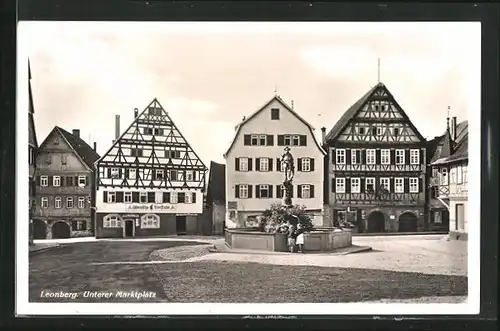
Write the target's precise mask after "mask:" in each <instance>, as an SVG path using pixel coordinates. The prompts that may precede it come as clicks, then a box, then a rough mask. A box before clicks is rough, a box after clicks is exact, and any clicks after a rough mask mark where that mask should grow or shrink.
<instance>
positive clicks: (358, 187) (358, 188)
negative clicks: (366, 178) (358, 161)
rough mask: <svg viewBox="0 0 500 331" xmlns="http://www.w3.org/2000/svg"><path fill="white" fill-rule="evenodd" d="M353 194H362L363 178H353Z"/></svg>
mask: <svg viewBox="0 0 500 331" xmlns="http://www.w3.org/2000/svg"><path fill="white" fill-rule="evenodd" d="M355 183H357V184H355ZM351 193H361V178H359V177H352V178H351Z"/></svg>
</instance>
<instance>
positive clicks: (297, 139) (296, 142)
mask: <svg viewBox="0 0 500 331" xmlns="http://www.w3.org/2000/svg"><path fill="white" fill-rule="evenodd" d="M292 146H300V135H297V134H294V135H293V136H292Z"/></svg>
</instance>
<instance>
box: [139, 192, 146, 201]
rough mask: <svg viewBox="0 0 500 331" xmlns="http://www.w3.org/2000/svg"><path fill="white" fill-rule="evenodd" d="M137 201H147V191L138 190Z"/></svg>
mask: <svg viewBox="0 0 500 331" xmlns="http://www.w3.org/2000/svg"><path fill="white" fill-rule="evenodd" d="M143 198H144V201H142V200H143ZM139 203H148V192H139Z"/></svg>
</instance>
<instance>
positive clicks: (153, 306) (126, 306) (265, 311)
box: [16, 22, 481, 316]
mask: <svg viewBox="0 0 500 331" xmlns="http://www.w3.org/2000/svg"><path fill="white" fill-rule="evenodd" d="M32 23H33V22H20V23H19V24H18V45H17V51H18V53H17V84H18V85H17V109H18V112H17V122H16V125H17V126H16V129H17V130H16V132H17V133H16V134H17V136H16V137H17V139H16V144H17V145H16V148H17V151H20V152H19V153H17V155H16V165H17V173H16V176H17V178H16V180H17V182H16V183H17V184H16V197H17V199H16V210H17V213H16V222H17V223H16V229H17V232H16V262H17V263H16V315H17V316H26V315H55V314H57V315H133V316H137V315H245V316H247V315H331V314H339V315H354V314H359V312H364V313H365V314H369V315H409V314H411V315H423V314H425V315H444V314H446V315H462V314H478V313H479V303H480V297H479V290H480V264H479V263H480V245H479V240H480V226H479V224H480V223H479V221H478V220H479V217H478V215H480V192H481V183H480V179H481V178H480V169H481V142H480V132H481V123H480V120H481V119H480V114H481V105H480V104H474V105H469V112H470V113H469V118H468V121H469V214H468V217H469V234H468V238H469V240H468V300H467V303H459V304H445V303H440V304H396V303H384V304H375V303H371V304H370V303H327V304H325V303H291V304H290V303H286V304H259V303H255V304H225V303H186V304H180V303H137V304H134V303H97V304H96V303H30V302H29V301H28V298H29V294H28V293H29V285H28V279H29V276H28V273H29V271H28V270H29V262H28V260H29V248H28V233H29V224H28V222H27V221H24V220H27V219H28V218H29V216H28V208H26V207H27V206H28V195H29V194H28V192H29V190H28V181H27V180H26V178H27V177H28V157H27V156H28V153H25V152H23V151H24V150H25V149H26V146H27V145H28V134H27V128H28V116H27V114H28V111H27V110H28V102H29V101H28V79H27V78H28V66H27V63H28V56H29V54H28V53H27V47H26V45H24V44H23V43H22V42H19V41H22V37H23V34H22V29H23V28H24V26H27V25H28V24H32ZM36 23H37V24H40V22H36ZM75 24H85V22H78V23H76V22H75ZM102 24H115V25H119V24H131V23H129V22H113V23H111V22H102ZM136 24H175V25H177V26H178V28H184V29H186V30H192V29H196V28H202V29H204V30H205V31H206V30H207V27H209V28H210V30H211V31H214V32H224V31H232V32H234V31H235V30H237V28H240V29H243V30H245V29H249V28H250V25H252V26H251V29H252V31H255V30H256V29H258V30H259V31H269V29H271V28H272V29H278V30H279V29H293V30H294V31H303V30H304V29H305V30H307V31H309V30H316V29H317V27H316V26H314V25H322V28H323V27H324V28H325V29H328V28H329V26H330V25H331V24H336V25H342V28H346V29H349V28H351V27H353V28H354V27H355V26H356V25H360V24H362V23H354V22H345V23H338V22H335V23H325V22H312V23H306V22H301V23H298V22H293V23H286V22H284V23H275V22H272V23H271V22H269V23H246V22H245V23H244V22H233V23H221V22H212V23H209V22H207V23H201V22H177V23H175V22H169V23H136ZM228 24H231V29H227V28H226V27H227V25H228ZM374 24H380V23H374ZM391 24H394V23H391ZM410 24H411V23H410ZM416 24H438V25H442V24H447V23H437V22H432V23H416ZM448 24H458V23H453V22H450V23H448ZM461 24H467V25H470V28H471V29H473V30H474V32H475V33H476V34H477V36H478V37H477V45H475V47H479V48H480V47H481V38H480V36H481V25H480V23H479V22H468V23H461ZM296 29H297V30H296ZM316 31H317V30H316ZM471 47H472V46H471ZM477 65H478V66H480V63H478V64H477ZM39 79H40V78H39ZM474 79H475V80H476V81H477V85H476V86H477V88H476V89H475V90H474V91H473V93H474V96H475V98H473V99H474V100H478V101H479V102H480V100H481V99H480V96H481V85H480V83H481V74H480V71H477V75H476V77H474ZM36 116H37V114H36V100H35V119H36ZM35 122H36V120H35ZM41 138H42V137H39V141H40V140H41Z"/></svg>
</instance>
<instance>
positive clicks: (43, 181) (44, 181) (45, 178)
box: [40, 175, 49, 187]
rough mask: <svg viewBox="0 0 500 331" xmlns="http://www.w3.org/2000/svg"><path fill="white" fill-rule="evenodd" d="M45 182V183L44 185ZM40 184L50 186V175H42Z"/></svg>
mask: <svg viewBox="0 0 500 331" xmlns="http://www.w3.org/2000/svg"><path fill="white" fill-rule="evenodd" d="M44 183H45V185H44ZM40 186H42V187H48V186H49V176H46V175H43V176H40Z"/></svg>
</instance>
